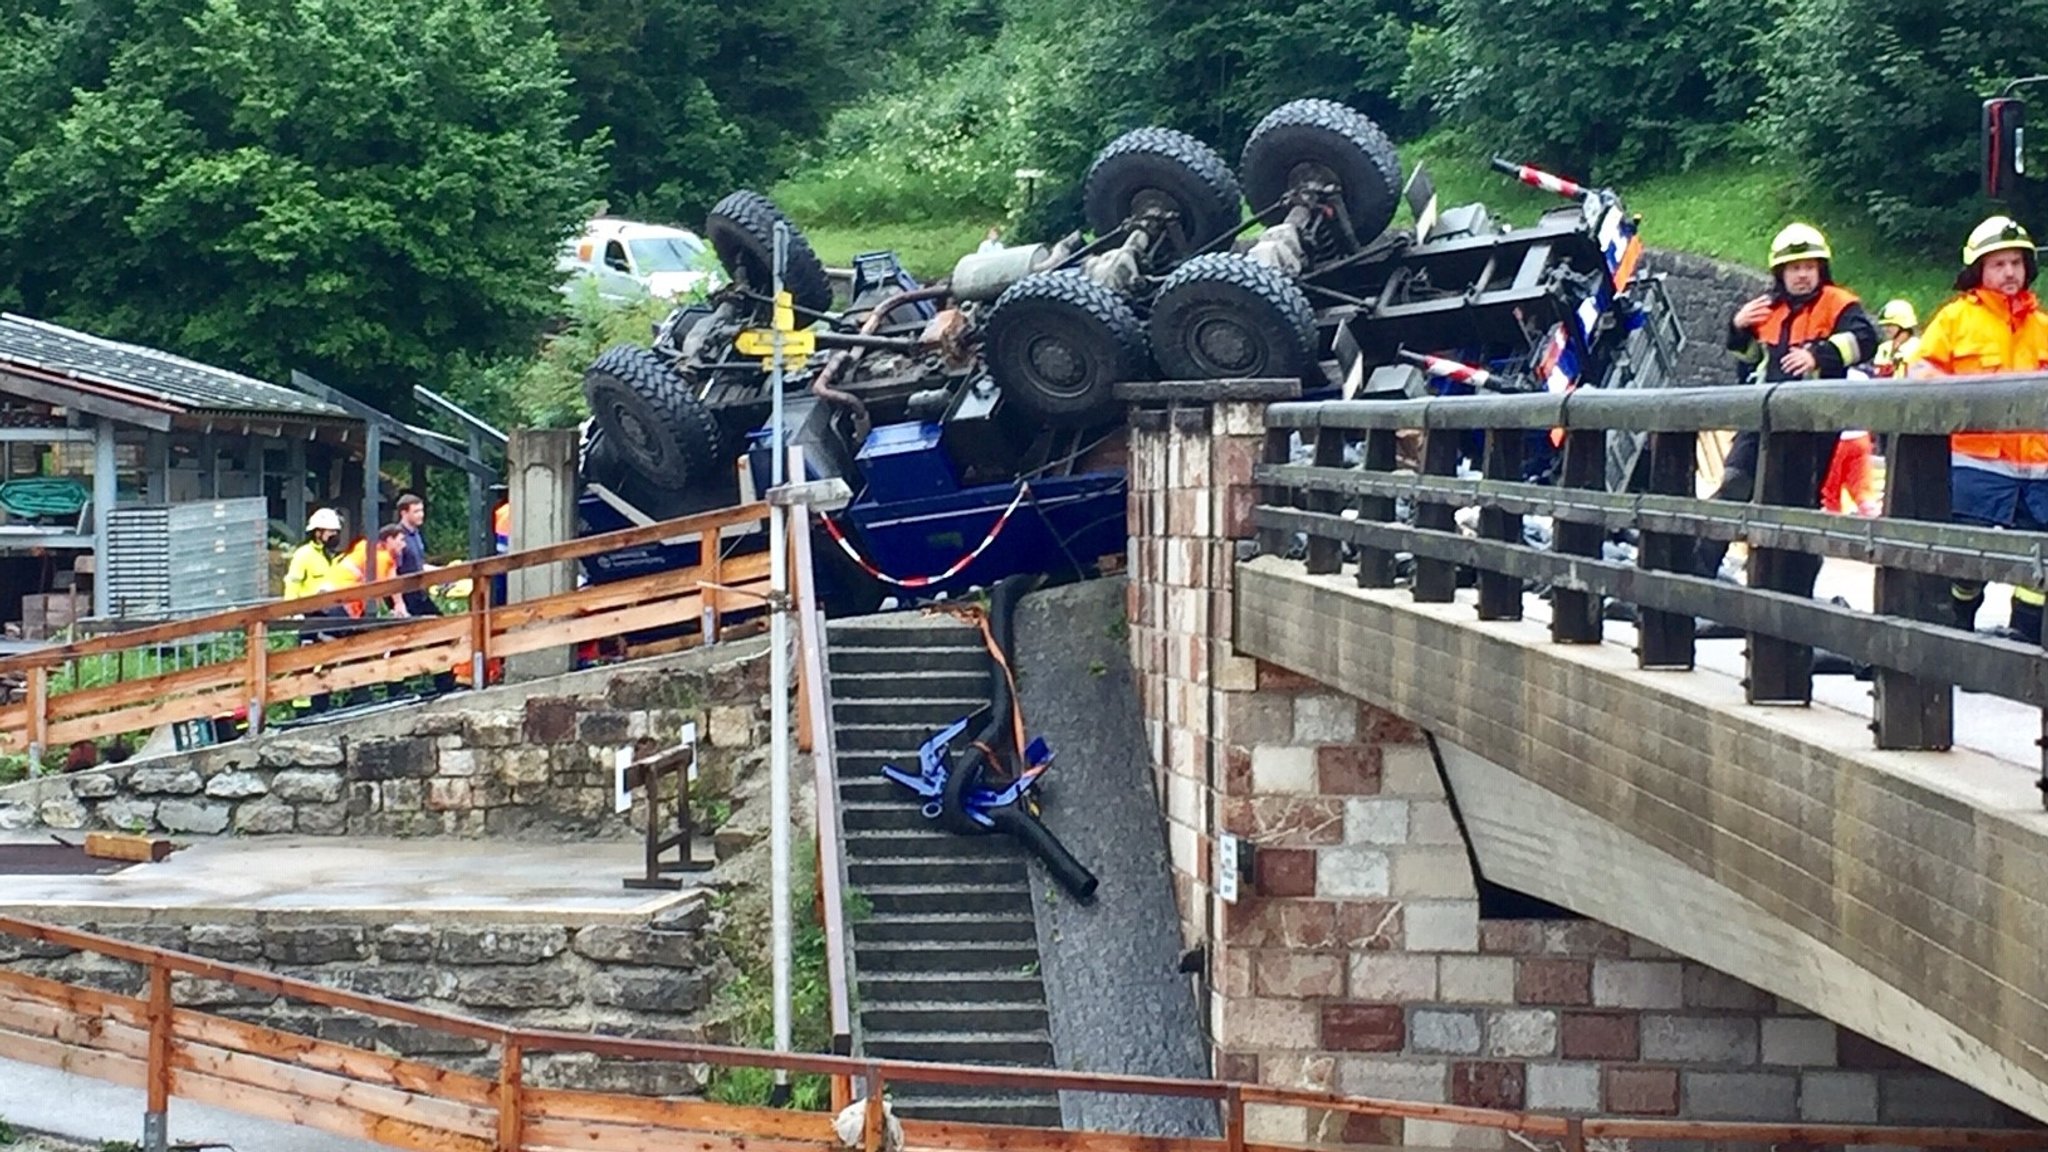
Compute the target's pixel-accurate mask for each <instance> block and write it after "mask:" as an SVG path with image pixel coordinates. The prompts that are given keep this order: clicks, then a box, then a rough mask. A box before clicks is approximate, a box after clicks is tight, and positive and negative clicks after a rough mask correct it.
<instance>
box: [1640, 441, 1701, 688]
mask: <svg viewBox="0 0 2048 1152" xmlns="http://www.w3.org/2000/svg"><path fill="white" fill-rule="evenodd" d="M1698 451H1699V434H1698V433H1696V432H1653V433H1651V434H1650V491H1651V492H1652V493H1654V494H1655V495H1659V496H1687V497H1690V496H1695V495H1697V483H1698V481H1697V480H1696V479H1695V473H1696V470H1697V463H1696V455H1697V453H1698ZM1693 552H1694V542H1693V538H1692V537H1690V536H1686V535H1682V534H1678V533H1672V532H1644V533H1643V534H1642V540H1641V544H1640V546H1639V547H1638V548H1637V550H1636V566H1637V567H1639V568H1643V569H1646V570H1648V571H1653V572H1689V571H1691V570H1692V559H1693ZM1697 630H1698V626H1697V624H1696V623H1695V622H1694V618H1693V617H1691V616H1688V615H1685V614H1683V613H1679V612H1660V611H1658V610H1656V609H1654V608H1643V609H1639V610H1638V611H1637V613H1636V636H1637V643H1636V665H1637V667H1640V668H1669V669H1681V670H1690V669H1691V668H1692V667H1693V663H1694V660H1695V658H1696V655H1697V654H1696V652H1695V650H1694V647H1693V642H1694V639H1695V634H1696V632H1697Z"/></svg>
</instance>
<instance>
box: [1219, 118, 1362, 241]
mask: <svg viewBox="0 0 2048 1152" xmlns="http://www.w3.org/2000/svg"><path fill="white" fill-rule="evenodd" d="M1239 171H1240V173H1241V174H1242V175H1243V177H1244V191H1245V195H1246V197H1248V198H1249V199H1250V200H1251V203H1252V209H1253V210H1254V211H1256V212H1261V213H1264V215H1262V216H1261V217H1260V219H1262V220H1264V221H1265V222H1266V223H1268V224H1278V223H1279V222H1280V221H1281V220H1284V219H1286V216H1287V212H1286V210H1285V209H1284V208H1282V209H1280V210H1278V211H1274V210H1273V206H1274V205H1275V204H1278V203H1279V202H1280V201H1281V199H1282V198H1284V197H1285V196H1286V195H1287V193H1288V191H1289V190H1290V189H1292V188H1294V187H1296V186H1298V185H1300V184H1303V183H1309V182H1316V183H1325V184H1335V185H1337V186H1338V187H1339V188H1340V189H1341V190H1342V192H1341V195H1342V196H1343V200H1344V211H1345V213H1346V214H1347V215H1349V216H1350V218H1351V228H1352V230H1353V231H1354V232H1356V233H1357V234H1358V238H1359V240H1360V241H1366V240H1370V239H1372V238H1373V237H1374V236H1377V235H1379V233H1380V231H1381V230H1382V229H1384V228H1385V227H1386V226H1387V225H1388V224H1390V223H1392V222H1393V219H1394V209H1395V207H1396V206H1397V205H1398V204H1399V203H1400V199H1401V157H1400V155H1399V154H1398V153H1396V152H1395V151H1394V143H1393V141H1391V140H1389V139H1387V134H1386V133H1385V132H1382V131H1380V126H1379V125H1378V124H1375V123H1373V122H1372V120H1371V118H1370V117H1368V116H1366V115H1365V114H1364V113H1362V112H1359V111H1356V110H1355V109H1352V108H1348V107H1346V106H1345V105H1342V104H1339V103H1337V102H1336V101H1334V100H1296V101H1294V102H1293V103H1291V104H1282V105H1281V106H1280V107H1278V108H1275V109H1273V110H1272V111H1271V112H1268V113H1266V118H1265V119H1264V120H1261V121H1259V126H1258V127H1256V128H1254V129H1252V134H1251V138H1250V139H1248V140H1246V141H1245V145H1244V161H1243V163H1242V164H1241V165H1239Z"/></svg>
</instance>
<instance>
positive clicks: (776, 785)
mask: <svg viewBox="0 0 2048 1152" xmlns="http://www.w3.org/2000/svg"><path fill="white" fill-rule="evenodd" d="M788 259H789V225H787V224H784V223H782V222H781V221H777V222H776V224H775V268H774V271H775V294H776V295H777V296H780V295H781V294H782V276H783V270H784V267H785V266H786V264H787V263H788ZM785 358H786V357H785V354H784V352H783V349H782V338H781V336H780V335H778V336H777V337H776V340H775V357H774V360H773V361H772V364H771V369H770V371H771V373H772V376H771V380H770V392H771V393H772V395H771V397H770V404H771V407H772V411H771V414H770V416H769V428H770V432H769V442H768V443H769V448H768V469H769V477H770V478H769V485H770V486H771V487H773V488H780V487H782V485H783V481H784V479H785V466H784V463H783V458H782V371H783V361H784V360H785ZM784 516H785V510H784V508H783V507H782V505H781V504H779V503H770V504H769V506H768V588H769V596H770V598H769V603H768V610H769V617H768V628H769V641H768V661H769V665H768V709H769V712H768V724H769V728H768V732H769V737H768V740H769V754H768V772H769V779H768V860H769V865H768V867H769V881H768V920H769V937H770V940H769V952H770V957H771V960H772V969H773V977H772V981H771V983H772V985H773V988H772V991H773V994H774V1005H775V1050H776V1051H777V1052H785V1053H786V1052H788V1051H789V1050H790V1032H791V1024H790V1018H791V1012H790V969H791V938H792V933H791V931H790V909H789V807H790V802H789V604H788V598H789V556H788V543H789V542H788V540H787V539H786V538H785V537H786V533H785V532H784V523H785V520H784ZM820 722H821V723H823V722H825V721H824V720H821V721H820ZM775 1084H776V1088H777V1090H778V1092H780V1091H783V1090H786V1089H787V1086H788V1084H789V1072H788V1071H787V1070H786V1069H779V1068H778V1069H776V1072H775Z"/></svg>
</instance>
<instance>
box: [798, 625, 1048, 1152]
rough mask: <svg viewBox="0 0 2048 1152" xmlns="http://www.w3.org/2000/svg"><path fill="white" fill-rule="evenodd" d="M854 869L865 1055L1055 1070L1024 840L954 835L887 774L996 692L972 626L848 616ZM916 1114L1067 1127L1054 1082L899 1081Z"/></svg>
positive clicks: (843, 711) (833, 633) (901, 1102)
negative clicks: (1003, 1086) (860, 912)
mask: <svg viewBox="0 0 2048 1152" xmlns="http://www.w3.org/2000/svg"><path fill="white" fill-rule="evenodd" d="M828 643H829V649H830V652H829V657H828V659H829V662H830V675H831V681H832V721H833V731H834V734H835V740H836V741H837V744H836V747H837V751H838V758H839V764H838V770H839V796H840V801H841V804H842V807H843V813H842V821H843V824H844V827H845V829H846V862H847V880H848V883H849V885H850V886H851V888H852V890H853V891H855V892H857V893H859V894H860V895H861V896H863V897H864V898H865V899H866V901H867V904H868V905H869V908H870V909H871V911H870V913H869V914H868V915H867V916H866V917H864V918H860V919H858V920H857V921H856V922H854V923H853V924H852V925H851V929H850V930H851V933H852V935H853V951H854V970H855V972H856V973H857V975H858V977H859V982H860V987H859V1005H858V1008H859V1016H860V1027H859V1033H860V1050H861V1051H862V1052H863V1053H865V1054H866V1055H869V1056H877V1057H883V1058H888V1059H899V1060H930V1061H946V1062H958V1063H968V1064H1008V1065H1018V1066H1024V1067H1034V1068H1050V1067H1053V1066H1054V1060H1053V1050H1052V1037H1051V1034H1050V1033H1049V1031H1048V1025H1047V1017H1046V1004H1045V985H1044V983H1043V982H1042V981H1041V980H1040V978H1039V969H1038V961H1039V957H1038V932H1037V924H1036V921H1035V920H1034V918H1033V915H1032V907H1031V888H1030V872H1029V871H1028V869H1027V867H1026V862H1025V856H1024V852H1023V850H1022V849H1021V848H1018V847H1017V846H1016V845H1015V844H1013V843H1011V842H1010V841H1009V840H1008V839H1007V838H1006V837H999V836H988V837H972V836H956V835H953V834H952V833H949V832H945V831H942V830H940V829H939V828H938V827H936V826H935V825H934V824H933V823H932V822H930V821H927V820H926V819H925V818H924V817H923V816H922V815H921V814H920V813H919V811H918V806H919V803H920V801H918V799H917V797H916V796H914V795H912V794H911V793H910V792H909V791H908V790H907V789H905V788H903V787H901V786H899V785H897V784H895V783H892V782H890V781H888V780H886V779H884V778H883V777H882V775H881V768H882V765H884V764H892V763H893V764H895V765H896V766H898V767H900V768H903V769H905V770H907V771H911V772H915V771H916V770H917V747H918V745H919V744H921V743H923V742H924V741H925V740H926V739H927V738H929V737H930V736H931V735H932V733H934V732H935V731H937V730H938V729H940V728H943V727H945V726H946V725H948V724H951V723H952V722H953V721H955V720H958V719H959V718H960V717H962V716H964V715H966V714H967V713H969V712H971V711H973V710H974V709H976V708H978V707H981V706H982V705H984V704H986V703H987V702H988V673H989V663H990V662H989V657H988V653H987V651H986V649H984V648H983V646H982V640H981V633H980V631H979V630H977V629H975V628H971V627H968V626H965V625H962V624H957V623H954V622H952V621H949V620H945V619H934V618H930V617H921V616H916V615H907V614H906V615H897V616H882V617H868V618H864V619H857V620H848V621H841V622H836V623H834V624H832V625H831V626H830V631H829V634H828ZM890 1098H891V1100H892V1101H893V1102H894V1104H895V1107H896V1109H897V1111H898V1112H899V1113H900V1114H902V1115H904V1116H912V1117H919V1118H924V1119H934V1120H963V1121H972V1122H976V1123H985V1124H1026V1125H1034V1126H1039V1127H1058V1126H1059V1124H1060V1107H1059V1101H1058V1099H1057V1098H1056V1097H1055V1096H1054V1095H1053V1094H1052V1093H1034V1092H1021V1091H1020V1092H1004V1091H1002V1090H999V1089H987V1088H972V1089H970V1088H952V1087H949V1086H946V1085H920V1084H908V1083H898V1084H895V1085H893V1086H892V1087H891V1088H890Z"/></svg>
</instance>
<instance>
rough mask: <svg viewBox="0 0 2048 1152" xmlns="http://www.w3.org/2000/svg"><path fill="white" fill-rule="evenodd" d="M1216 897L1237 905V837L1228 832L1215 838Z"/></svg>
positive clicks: (1226, 902)
mask: <svg viewBox="0 0 2048 1152" xmlns="http://www.w3.org/2000/svg"><path fill="white" fill-rule="evenodd" d="M1216 895H1218V896H1220V897H1222V898H1223V902H1224V903H1225V904H1235V903H1237V837H1235V836H1233V835H1231V834H1230V833H1228V832H1225V833H1224V834H1222V835H1221V836H1218V837H1217V838H1216Z"/></svg>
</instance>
